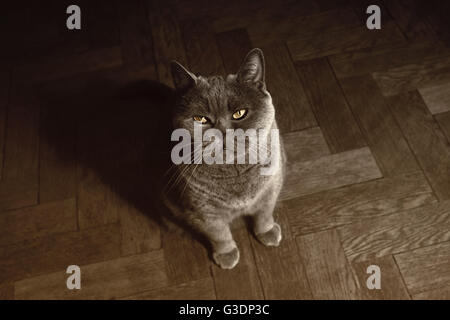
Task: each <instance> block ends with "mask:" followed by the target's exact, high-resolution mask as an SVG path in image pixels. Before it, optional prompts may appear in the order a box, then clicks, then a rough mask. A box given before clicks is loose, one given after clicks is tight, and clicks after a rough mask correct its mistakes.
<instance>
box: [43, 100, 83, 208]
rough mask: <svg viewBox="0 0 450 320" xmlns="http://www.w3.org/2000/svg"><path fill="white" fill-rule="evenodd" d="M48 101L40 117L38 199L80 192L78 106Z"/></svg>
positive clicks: (54, 199) (57, 198)
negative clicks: (78, 185)
mask: <svg viewBox="0 0 450 320" xmlns="http://www.w3.org/2000/svg"><path fill="white" fill-rule="evenodd" d="M61 105H64V103H61V104H59V103H55V104H46V105H45V106H43V107H42V111H41V117H40V124H41V126H40V137H39V138H40V140H39V202H40V203H45V202H51V201H57V200H62V199H68V198H74V197H76V195H77V179H76V178H77V164H76V163H77V155H76V147H77V145H76V143H77V139H76V136H77V125H76V120H75V119H76V115H75V111H74V108H75V106H72V105H68V104H66V105H65V107H64V108H62V107H61Z"/></svg>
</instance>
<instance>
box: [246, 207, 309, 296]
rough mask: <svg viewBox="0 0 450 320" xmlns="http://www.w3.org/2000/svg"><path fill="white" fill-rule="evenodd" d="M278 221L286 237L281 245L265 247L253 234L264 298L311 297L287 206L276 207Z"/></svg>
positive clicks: (253, 244)
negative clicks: (286, 215)
mask: <svg viewBox="0 0 450 320" xmlns="http://www.w3.org/2000/svg"><path fill="white" fill-rule="evenodd" d="M275 210H276V212H275V217H276V221H277V222H278V223H279V225H280V226H281V230H282V234H283V239H282V240H281V243H280V245H279V246H278V247H276V248H274V247H272V248H270V247H265V246H264V245H263V244H261V243H259V242H258V241H257V240H256V239H254V238H251V243H252V247H253V252H254V254H255V262H256V266H257V268H258V273H259V278H260V279H261V284H262V287H263V290H264V298H265V299H283V300H285V299H311V298H312V295H311V290H310V288H309V284H308V280H307V278H306V272H305V269H304V266H303V263H304V261H303V260H302V258H301V256H300V255H299V253H298V251H297V247H296V243H295V238H294V236H293V235H292V234H291V232H290V230H289V223H288V221H287V219H286V217H285V213H284V208H283V206H282V205H278V207H277V208H276V209H275Z"/></svg>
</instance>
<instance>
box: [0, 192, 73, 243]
mask: <svg viewBox="0 0 450 320" xmlns="http://www.w3.org/2000/svg"><path fill="white" fill-rule="evenodd" d="M0 225H1V226H2V227H3V229H4V231H3V232H2V233H1V234H0V246H5V245H9V244H13V243H17V242H21V241H24V240H29V239H35V238H38V237H44V236H49V235H52V234H56V233H64V232H69V231H76V230H77V212H76V201H75V199H68V200H64V201H58V202H51V203H47V204H41V205H38V206H33V207H28V208H24V209H18V210H12V211H8V212H4V213H2V214H0Z"/></svg>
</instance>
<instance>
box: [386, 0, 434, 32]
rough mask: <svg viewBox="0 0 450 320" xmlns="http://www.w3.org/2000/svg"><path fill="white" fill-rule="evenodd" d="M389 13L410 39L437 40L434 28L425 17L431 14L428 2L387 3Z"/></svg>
mask: <svg viewBox="0 0 450 320" xmlns="http://www.w3.org/2000/svg"><path fill="white" fill-rule="evenodd" d="M386 4H387V8H388V10H389V13H390V14H391V15H392V17H393V18H394V19H395V21H396V23H397V24H398V25H399V26H400V28H401V29H402V31H403V33H404V34H405V36H406V37H407V38H408V39H421V38H427V39H436V35H435V33H434V32H433V29H432V27H431V26H430V24H429V23H428V22H427V20H426V19H424V17H425V16H426V14H427V13H428V12H429V8H428V4H427V2H426V1H418V0H413V1H411V0H408V1H405V0H399V1H387V3H386Z"/></svg>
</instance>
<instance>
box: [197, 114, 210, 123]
mask: <svg viewBox="0 0 450 320" xmlns="http://www.w3.org/2000/svg"><path fill="white" fill-rule="evenodd" d="M194 121H196V122H199V123H201V124H205V123H207V122H208V119H206V117H204V116H194Z"/></svg>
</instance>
